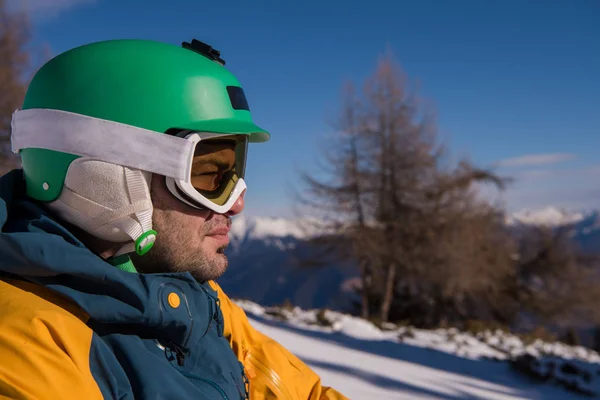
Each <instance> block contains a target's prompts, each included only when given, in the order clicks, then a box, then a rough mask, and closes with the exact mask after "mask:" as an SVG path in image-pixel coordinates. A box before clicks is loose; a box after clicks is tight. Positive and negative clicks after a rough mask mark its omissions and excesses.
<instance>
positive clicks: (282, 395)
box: [246, 352, 293, 400]
mask: <svg viewBox="0 0 600 400" xmlns="http://www.w3.org/2000/svg"><path fill="white" fill-rule="evenodd" d="M246 357H247V360H248V362H249V363H250V364H252V366H253V367H255V368H256V369H258V370H259V371H260V372H261V373H262V374H263V375H264V376H265V377H266V378H267V379H268V380H269V381H270V382H271V383H272V384H273V388H274V389H275V391H276V392H278V393H277V398H278V399H289V400H293V399H292V396H291V395H290V392H289V391H288V390H287V388H286V387H285V385H284V384H283V381H282V380H281V378H280V377H279V375H277V372H275V371H274V370H273V369H271V368H269V367H267V366H266V365H265V364H264V363H262V362H261V361H260V360H259V359H258V358H256V357H254V355H253V354H252V353H250V352H248V355H247V356H246Z"/></svg>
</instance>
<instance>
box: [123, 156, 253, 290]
mask: <svg viewBox="0 0 600 400" xmlns="http://www.w3.org/2000/svg"><path fill="white" fill-rule="evenodd" d="M234 163H235V151H234V147H233V145H229V144H203V145H202V146H199V148H198V151H197V152H196V154H195V156H194V164H193V167H192V183H193V184H194V186H195V187H198V185H197V184H201V185H202V187H207V186H211V185H214V186H215V187H216V186H218V180H219V179H220V176H222V175H223V173H224V172H227V170H230V169H231V168H233V165H234ZM194 182H195V183H194ZM151 197H152V203H153V206H154V212H153V215H152V222H153V229H154V230H156V231H157V232H158V235H157V239H156V242H155V244H154V247H153V248H152V249H151V250H150V252H148V253H147V254H146V255H144V256H142V257H138V256H135V257H134V263H135V265H136V266H137V267H138V269H140V271H141V272H149V273H158V272H184V271H187V272H190V273H191V274H192V275H193V276H194V277H195V278H196V279H197V280H199V281H206V280H211V279H216V278H218V277H220V276H221V275H223V273H225V271H226V270H227V264H228V263H227V257H226V256H225V254H224V250H225V247H226V246H227V245H228V243H229V236H228V233H229V229H230V227H231V216H233V215H235V214H239V213H240V212H242V210H243V208H244V198H243V195H242V196H240V198H239V199H238V201H237V202H236V203H235V205H234V206H233V208H232V209H231V210H230V211H229V212H228V213H227V214H226V215H224V214H216V213H214V212H212V211H208V210H198V209H195V208H193V207H190V206H188V205H187V204H185V203H183V202H182V201H180V200H179V199H177V198H176V197H174V196H173V195H172V194H171V193H170V192H169V190H168V189H167V187H166V184H165V178H164V177H163V176H159V175H154V176H153V177H152V184H151Z"/></svg>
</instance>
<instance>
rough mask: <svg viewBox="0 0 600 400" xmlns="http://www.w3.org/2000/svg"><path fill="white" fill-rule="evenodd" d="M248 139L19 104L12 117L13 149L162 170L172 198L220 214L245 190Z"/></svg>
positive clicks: (244, 136)
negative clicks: (163, 128) (160, 130)
mask: <svg viewBox="0 0 600 400" xmlns="http://www.w3.org/2000/svg"><path fill="white" fill-rule="evenodd" d="M82 132H84V134H82ZM248 143H249V136H248V135H246V134H227V133H207V132H195V131H180V132H178V133H177V134H173V135H171V134H159V133H157V132H155V131H150V130H146V129H142V128H138V127H134V126H131V125H126V124H121V123H118V122H114V121H108V120H103V119H99V118H94V117H89V116H85V115H81V114H75V113H71V112H66V111H61V110H50V109H31V110H19V111H17V112H15V113H14V114H13V119H12V149H13V151H14V152H15V153H18V152H19V151H20V150H21V149H26V148H42V149H48V150H53V151H59V152H63V153H67V154H74V155H77V156H81V157H88V158H92V159H96V160H101V161H105V162H108V163H112V164H116V165H122V166H125V167H129V168H135V169H140V170H142V171H148V172H151V173H154V174H158V175H162V176H165V177H166V178H165V179H166V184H167V188H168V190H169V191H170V192H171V193H172V194H173V195H174V196H175V197H176V198H178V199H179V200H181V201H182V202H184V203H186V204H188V205H189V206H191V207H194V208H197V209H209V210H212V211H214V212H216V213H219V214H224V213H226V212H228V211H229V210H231V208H232V207H233V205H234V204H235V203H236V201H237V200H238V199H239V197H240V196H241V195H242V193H244V191H245V190H246V183H245V182H244V173H245V168H246V156H247V152H248Z"/></svg>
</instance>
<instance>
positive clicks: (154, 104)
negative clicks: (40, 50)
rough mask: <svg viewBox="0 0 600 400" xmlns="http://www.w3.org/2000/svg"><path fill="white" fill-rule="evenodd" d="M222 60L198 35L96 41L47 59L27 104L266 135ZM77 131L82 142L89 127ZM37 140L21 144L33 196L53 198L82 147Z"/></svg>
mask: <svg viewBox="0 0 600 400" xmlns="http://www.w3.org/2000/svg"><path fill="white" fill-rule="evenodd" d="M224 64H225V63H224V61H223V60H222V59H221V57H220V53H219V52H218V51H216V50H214V49H213V48H212V47H210V46H208V45H206V44H204V43H202V42H199V41H197V40H193V41H192V42H191V43H185V42H184V43H183V45H182V46H181V47H179V46H174V45H170V44H166V43H160V42H154V41H147V40H109V41H103V42H97V43H92V44H88V45H84V46H81V47H77V48H75V49H72V50H69V51H67V52H65V53H62V54H60V55H58V56H57V57H55V58H53V59H52V60H50V61H49V62H48V63H46V64H45V65H44V66H43V67H42V68H41V69H40V70H39V71H38V72H37V74H36V75H35V77H34V78H33V80H32V82H31V84H30V86H29V89H28V91H27V94H26V97H25V101H24V104H23V110H31V109H50V110H61V111H66V112H69V113H74V114H79V115H83V116H89V117H94V118H98V119H101V120H107V121H114V122H117V123H121V124H126V125H130V126H133V127H138V128H143V129H146V130H149V131H154V132H157V133H164V132H167V131H172V130H185V131H196V132H211V133H216V134H226V135H232V134H233V135H246V136H248V140H249V141H250V142H264V141H267V140H268V139H269V137H270V135H269V133H268V132H266V131H265V130H263V129H261V128H260V127H258V126H257V125H255V124H254V123H253V122H252V118H251V114H250V110H249V107H248V103H247V101H246V98H245V95H244V92H243V89H242V88H241V85H240V83H239V81H238V80H237V79H236V77H235V76H234V75H233V74H232V73H231V72H229V71H228V70H227V69H226V68H225V67H224ZM21 125H22V124H21ZM15 126H17V127H18V126H19V123H18V122H17V123H14V124H13V131H14V128H15ZM79 134H80V135H81V136H82V137H81V139H82V140H84V141H85V138H84V137H83V135H85V134H86V132H80V133H79ZM32 142H33V143H32ZM40 147H45V146H36V145H35V142H34V141H33V140H30V141H29V145H28V146H22V147H21V148H18V149H17V150H20V153H21V159H22V165H23V171H24V176H25V180H26V186H27V193H28V195H29V196H30V197H32V198H35V199H37V200H40V201H45V202H49V201H53V200H55V199H56V198H57V197H58V196H59V195H60V193H61V190H62V187H63V182H64V179H65V175H66V173H67V169H68V167H69V165H70V163H71V162H72V161H73V160H74V159H76V158H77V157H79V156H81V155H82V154H72V153H71V154H70V153H69V152H65V151H55V150H51V149H48V147H50V146H46V148H40Z"/></svg>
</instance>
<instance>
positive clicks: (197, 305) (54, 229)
mask: <svg viewBox="0 0 600 400" xmlns="http://www.w3.org/2000/svg"><path fill="white" fill-rule="evenodd" d="M0 259H2V260H3V261H2V263H0V274H4V275H9V276H12V277H18V278H20V279H24V280H27V281H30V282H34V283H36V284H39V285H42V286H45V287H47V288H49V289H51V290H54V291H56V292H58V293H60V294H62V295H64V296H66V297H67V298H69V299H71V300H72V301H73V302H75V303H76V304H78V305H79V306H80V307H81V308H82V309H83V310H84V311H85V312H86V313H87V314H88V315H89V317H90V319H89V321H88V325H90V326H91V327H92V328H93V329H94V330H95V331H96V332H98V333H100V334H102V333H106V334H108V333H123V334H134V335H138V336H141V337H144V338H153V339H157V340H159V341H160V342H161V343H163V344H164V345H167V346H168V345H169V344H173V345H174V346H175V347H178V348H180V349H183V350H184V351H186V350H189V348H191V347H192V346H193V345H194V343H195V342H197V341H198V340H200V339H201V338H202V337H203V336H204V335H205V334H206V332H207V331H208V329H210V327H211V326H214V325H213V324H214V323H215V322H214V320H215V319H216V320H217V325H219V324H220V318H219V312H218V307H217V301H218V300H217V294H216V292H215V291H214V290H213V289H212V288H211V287H210V286H209V285H208V284H206V283H204V284H199V283H198V282H197V281H196V280H195V279H194V278H193V277H192V276H191V275H190V274H189V273H187V272H185V273H170V274H139V273H132V272H127V271H124V270H120V269H118V268H115V267H113V266H112V265H110V264H109V263H107V262H105V261H104V260H102V259H101V258H100V257H98V256H97V255H95V254H94V253H93V252H91V251H90V250H89V249H87V248H86V247H85V245H84V244H83V243H82V242H81V241H79V240H78V239H77V238H76V237H75V236H74V235H72V234H71V233H70V232H69V231H68V230H67V229H65V228H64V227H63V226H61V225H60V224H59V223H58V222H56V221H55V220H54V219H53V218H52V217H51V216H50V215H49V213H48V212H47V211H45V210H44V209H43V208H42V207H41V206H40V205H39V204H37V203H36V202H34V201H33V200H31V199H29V198H27V196H26V195H25V190H24V183H23V176H22V172H21V171H20V170H15V171H12V172H10V173H9V174H7V175H5V176H3V177H1V178H0ZM220 328H221V329H222V326H221V327H220Z"/></svg>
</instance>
